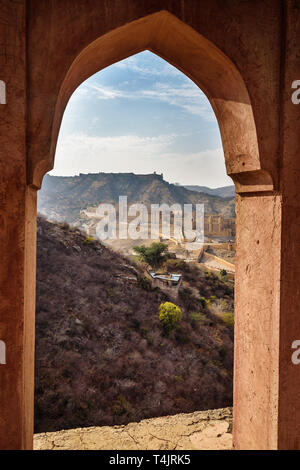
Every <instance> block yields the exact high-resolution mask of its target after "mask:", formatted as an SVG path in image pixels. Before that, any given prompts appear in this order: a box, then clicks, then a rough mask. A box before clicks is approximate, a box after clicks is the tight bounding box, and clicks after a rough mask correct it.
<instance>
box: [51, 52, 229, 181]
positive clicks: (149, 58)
mask: <svg viewBox="0 0 300 470" xmlns="http://www.w3.org/2000/svg"><path fill="white" fill-rule="evenodd" d="M154 171H156V173H163V175H164V179H165V180H166V181H168V182H170V183H179V184H185V185H189V184H191V185H201V186H209V187H211V188H215V187H219V186H226V185H230V184H232V180H231V179H230V178H229V177H228V176H227V175H226V171H225V163H224V155H223V149H222V143H221V137H220V132H219V127H218V123H217V120H216V117H215V115H214V112H213V110H212V108H211V106H210V103H209V101H208V99H207V98H206V96H205V95H204V93H203V92H202V91H201V90H200V89H199V88H198V87H197V86H196V85H195V84H194V83H193V82H192V81H191V80H190V79H189V78H188V77H186V76H185V75H184V74H183V73H181V72H180V71H179V70H177V69H176V68H175V67H173V66H172V65H170V64H168V63H167V62H166V61H164V60H163V59H161V58H160V57H158V56H156V55H155V54H152V53H151V52H149V51H144V52H141V53H140V54H137V55H134V56H132V57H129V58H127V59H125V60H123V61H121V62H118V63H116V64H114V65H111V66H110V67H107V68H106V69H104V70H102V71H101V72H98V73H96V74H95V75H93V76H91V77H90V78H89V79H88V80H86V81H85V82H83V83H82V84H81V85H80V86H79V87H78V88H77V89H76V90H75V92H74V93H73V95H72V96H71V98H70V101H69V103H68V106H67V108H66V111H65V114H64V117H63V121H62V126H61V129H60V134H59V138H58V144H57V150H56V156H55V167H54V170H52V171H51V173H50V174H53V175H60V176H72V175H76V174H79V173H98V172H105V173H110V172H113V173H116V172H121V173H127V172H133V173H136V174H145V173H153V172H154Z"/></svg>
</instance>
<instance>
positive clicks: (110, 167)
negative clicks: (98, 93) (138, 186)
mask: <svg viewBox="0 0 300 470" xmlns="http://www.w3.org/2000/svg"><path fill="white" fill-rule="evenodd" d="M176 138H177V136H176V135H174V134H170V135H160V136H156V137H141V136H138V135H122V136H116V137H99V136H91V135H88V134H85V133H81V134H68V135H64V136H63V137H61V138H60V142H59V145H58V149H57V155H56V158H55V168H54V170H53V172H52V174H56V175H64V176H70V175H74V174H78V173H80V172H84V173H96V172H99V171H102V172H134V173H137V174H141V173H152V172H153V171H157V172H158V173H165V174H166V175H167V180H168V181H170V182H176V181H179V182H180V183H184V184H203V185H204V184H205V185H207V186H209V185H212V186H218V185H220V186H222V185H224V184H230V183H231V181H230V180H229V179H228V178H227V177H226V176H224V174H225V166H224V156H223V150H222V149H221V148H217V149H214V150H204V151H201V152H193V153H187V152H177V151H174V152H172V151H171V145H172V144H174V142H176ZM173 147H174V145H172V148H173ZM83 168H84V170H83Z"/></svg>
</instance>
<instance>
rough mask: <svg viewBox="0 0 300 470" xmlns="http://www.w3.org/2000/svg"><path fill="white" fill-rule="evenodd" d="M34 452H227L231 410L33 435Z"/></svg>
mask: <svg viewBox="0 0 300 470" xmlns="http://www.w3.org/2000/svg"><path fill="white" fill-rule="evenodd" d="M34 448H35V449H36V450H230V449H232V409H231V408H221V409H218V410H209V411H197V412H195V413H189V414H179V415H174V416H164V417H162V418H153V419H145V420H143V421H140V422H139V423H130V424H128V425H127V426H113V427H109V426H104V427H92V428H81V429H69V430H68V431H59V432H50V433H43V434H36V435H35V436H34Z"/></svg>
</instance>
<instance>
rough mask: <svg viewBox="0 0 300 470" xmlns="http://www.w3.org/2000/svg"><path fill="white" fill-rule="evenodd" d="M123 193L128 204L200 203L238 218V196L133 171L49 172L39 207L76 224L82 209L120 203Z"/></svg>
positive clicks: (215, 211) (52, 217) (50, 216)
mask: <svg viewBox="0 0 300 470" xmlns="http://www.w3.org/2000/svg"><path fill="white" fill-rule="evenodd" d="M119 196H127V198H128V203H130V204H131V203H135V202H142V203H144V204H146V205H150V204H161V203H166V204H175V203H177V204H181V205H183V204H189V203H190V204H197V203H198V204H200V203H204V205H205V211H206V213H219V214H223V215H224V216H225V217H234V211H235V201H234V198H232V197H229V198H223V197H220V196H216V195H210V194H206V193H204V192H203V193H201V192H199V191H191V190H189V189H186V188H185V187H184V186H178V185H173V184H170V183H168V182H166V181H164V180H163V179H162V177H161V176H160V175H156V174H150V175H135V174H133V173H94V174H86V175H84V174H80V175H79V176H73V177H62V176H50V175H46V176H45V178H44V181H43V186H42V189H41V190H40V192H39V197H38V210H39V212H40V213H42V214H44V215H46V216H47V217H48V218H51V219H52V220H57V221H60V222H63V221H66V222H68V223H72V224H73V223H75V222H76V221H78V219H79V218H80V210H81V209H85V208H86V207H87V206H92V205H98V204H99V203H100V202H106V203H108V202H110V203H118V201H119Z"/></svg>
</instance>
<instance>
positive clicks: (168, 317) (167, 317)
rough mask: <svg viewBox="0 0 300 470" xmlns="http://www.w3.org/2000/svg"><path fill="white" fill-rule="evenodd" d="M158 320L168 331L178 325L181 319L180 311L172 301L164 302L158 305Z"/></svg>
mask: <svg viewBox="0 0 300 470" xmlns="http://www.w3.org/2000/svg"><path fill="white" fill-rule="evenodd" d="M159 320H160V322H161V324H162V325H163V328H164V330H165V331H166V332H167V333H168V332H170V331H172V330H174V329H175V328H177V327H178V325H179V323H180V322H181V320H182V312H181V310H180V308H179V307H178V306H177V305H175V304H173V303H172V302H164V303H162V304H160V306H159Z"/></svg>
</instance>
